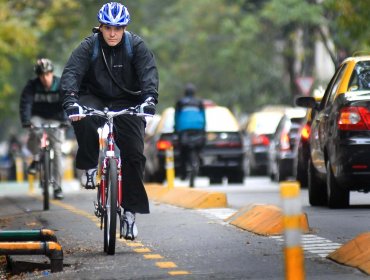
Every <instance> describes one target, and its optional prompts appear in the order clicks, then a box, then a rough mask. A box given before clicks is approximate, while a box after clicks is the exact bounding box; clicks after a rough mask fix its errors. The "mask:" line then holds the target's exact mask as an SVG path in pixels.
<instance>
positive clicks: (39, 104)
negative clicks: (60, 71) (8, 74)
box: [19, 58, 68, 199]
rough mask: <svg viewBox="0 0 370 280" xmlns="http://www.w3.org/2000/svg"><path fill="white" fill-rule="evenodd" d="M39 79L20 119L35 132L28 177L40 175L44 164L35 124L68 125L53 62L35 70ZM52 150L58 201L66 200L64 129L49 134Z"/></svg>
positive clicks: (26, 95)
mask: <svg viewBox="0 0 370 280" xmlns="http://www.w3.org/2000/svg"><path fill="white" fill-rule="evenodd" d="M34 71H35V74H36V75H37V77H36V78H34V79H30V80H29V81H28V82H27V84H26V86H25V87H24V89H23V91H22V94H21V98H20V105H19V111H20V117H21V122H22V126H23V127H25V128H31V129H30V133H29V138H28V142H27V147H28V149H29V150H30V152H31V153H32V155H33V161H32V163H31V165H30V166H29V168H28V173H30V174H36V171H37V167H38V163H39V160H40V155H39V151H40V141H41V136H42V130H41V129H35V128H32V124H34V125H40V124H42V123H52V124H55V125H58V124H59V123H61V122H62V123H64V122H66V121H67V120H68V119H67V116H66V114H65V112H64V110H63V107H62V96H61V93H60V77H57V76H55V75H54V74H53V71H54V66H53V63H52V62H51V60H49V59H47V58H40V59H38V60H37V62H36V64H35V66H34ZM48 136H49V141H50V145H51V147H52V148H53V149H54V155H55V157H54V159H55V161H54V169H53V178H54V186H53V187H54V198H56V199H63V192H62V175H63V168H62V142H63V140H64V129H51V130H48Z"/></svg>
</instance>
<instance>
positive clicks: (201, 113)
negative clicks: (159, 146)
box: [174, 83, 206, 180]
mask: <svg viewBox="0 0 370 280" xmlns="http://www.w3.org/2000/svg"><path fill="white" fill-rule="evenodd" d="M195 91H196V88H195V86H194V85H193V84H191V83H188V84H187V85H186V87H185V92H184V96H183V97H182V98H180V99H179V100H178V101H177V102H176V106H175V127H174V129H175V133H177V134H178V139H179V148H180V177H181V179H182V180H185V179H186V177H187V170H186V163H187V160H188V155H189V154H190V153H189V150H190V149H196V150H197V151H198V154H199V152H200V151H201V149H202V148H203V146H204V144H205V129H206V116H205V109H204V104H203V100H201V99H199V98H196V97H195Z"/></svg>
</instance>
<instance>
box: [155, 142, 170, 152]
mask: <svg viewBox="0 0 370 280" xmlns="http://www.w3.org/2000/svg"><path fill="white" fill-rule="evenodd" d="M171 146H172V142H171V141H168V140H158V142H157V150H159V151H164V150H167V149H168V148H170V147H171Z"/></svg>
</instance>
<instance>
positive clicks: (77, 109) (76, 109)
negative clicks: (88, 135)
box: [65, 103, 86, 122]
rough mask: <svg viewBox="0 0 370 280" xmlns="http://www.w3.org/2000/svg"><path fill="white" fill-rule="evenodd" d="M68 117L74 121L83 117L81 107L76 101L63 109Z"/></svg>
mask: <svg viewBox="0 0 370 280" xmlns="http://www.w3.org/2000/svg"><path fill="white" fill-rule="evenodd" d="M65 111H66V113H67V116H68V118H69V119H70V120H71V121H73V122H75V121H79V120H81V119H83V118H84V117H86V116H85V114H84V110H83V108H82V107H81V106H80V105H78V104H77V103H73V104H72V105H70V106H68V107H67V108H66V109H65Z"/></svg>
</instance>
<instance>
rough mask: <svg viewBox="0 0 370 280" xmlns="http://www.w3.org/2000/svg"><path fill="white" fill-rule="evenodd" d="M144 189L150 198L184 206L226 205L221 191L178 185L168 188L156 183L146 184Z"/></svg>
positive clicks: (200, 207) (221, 206)
mask: <svg viewBox="0 0 370 280" xmlns="http://www.w3.org/2000/svg"><path fill="white" fill-rule="evenodd" d="M145 189H146V191H147V194H148V196H149V198H150V199H152V200H155V201H158V202H162V203H167V204H171V205H176V206H180V207H184V208H195V209H203V208H223V207H226V206H227V199H226V194H225V193H221V192H209V191H204V190H199V189H190V188H180V187H175V188H173V189H168V188H166V187H163V186H162V187H161V185H156V184H147V185H145Z"/></svg>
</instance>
